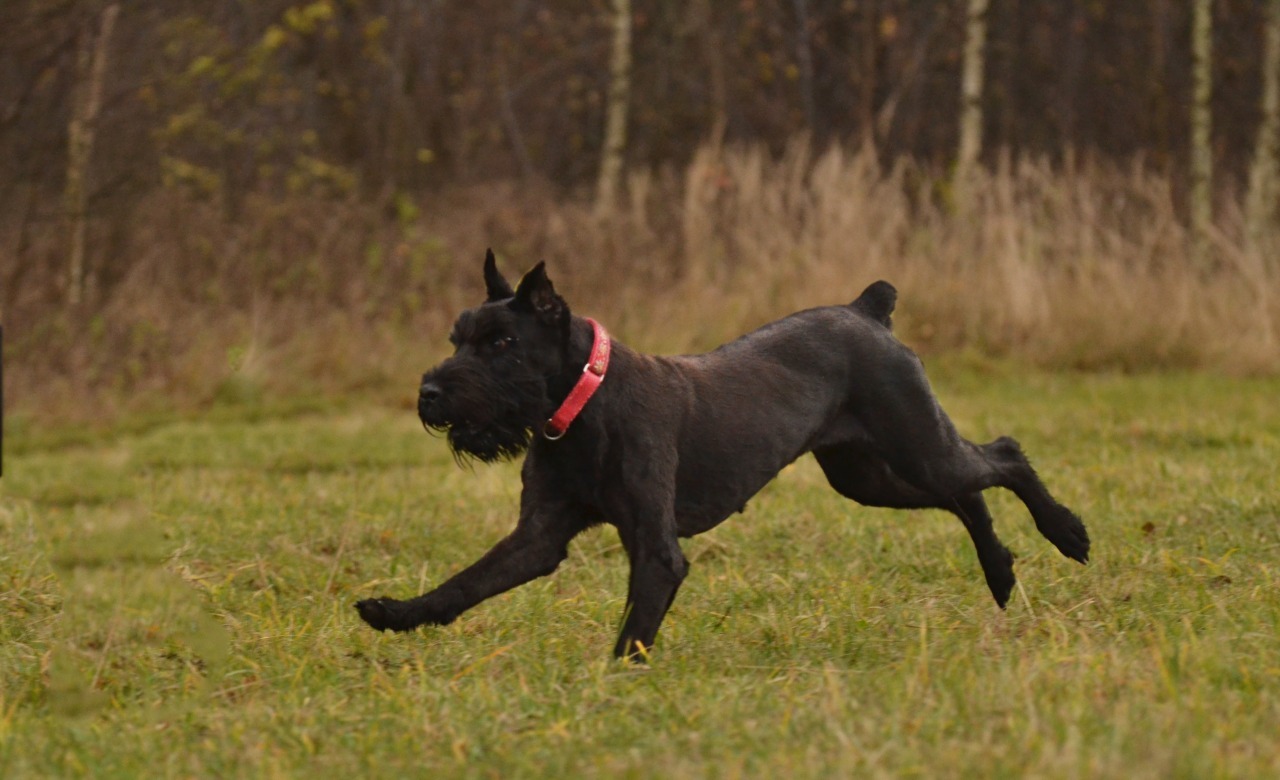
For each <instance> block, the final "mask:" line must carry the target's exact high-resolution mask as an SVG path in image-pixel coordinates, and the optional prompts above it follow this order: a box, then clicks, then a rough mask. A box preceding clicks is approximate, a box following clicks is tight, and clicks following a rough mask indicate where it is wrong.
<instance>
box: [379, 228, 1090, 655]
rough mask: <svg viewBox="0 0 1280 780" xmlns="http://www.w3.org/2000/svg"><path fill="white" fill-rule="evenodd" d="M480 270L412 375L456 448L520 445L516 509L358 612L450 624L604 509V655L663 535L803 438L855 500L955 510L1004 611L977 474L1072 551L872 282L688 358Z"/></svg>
mask: <svg viewBox="0 0 1280 780" xmlns="http://www.w3.org/2000/svg"><path fill="white" fill-rule="evenodd" d="M484 278H485V283H486V286H487V288H488V300H487V301H485V303H483V304H482V305H480V306H478V307H476V308H474V309H470V310H468V311H465V312H463V313H462V315H461V316H460V317H458V321H457V322H456V323H455V324H454V326H453V332H452V333H451V334H450V336H449V340H450V341H451V342H453V345H454V346H455V347H456V348H457V351H456V352H455V353H454V355H453V357H451V358H449V359H448V360H446V361H444V362H443V363H442V364H441V365H440V366H439V367H437V368H435V369H433V370H432V371H430V372H428V373H427V374H426V375H425V376H423V378H422V386H421V389H420V394H419V400H418V414H419V416H420V417H421V418H422V422H423V424H424V425H425V426H428V427H430V428H433V429H437V430H441V431H445V432H447V434H448V440H449V445H450V447H451V448H452V449H453V451H454V453H455V454H456V455H457V456H458V457H466V456H473V457H475V458H478V459H479V460H482V461H493V460H497V459H501V458H509V457H515V456H516V455H519V454H520V453H521V452H526V451H527V453H528V454H527V455H526V457H525V461H524V468H523V471H522V474H521V476H522V481H523V486H524V489H523V493H522V495H521V499H520V519H519V521H518V522H517V524H516V528H515V530H514V531H513V532H512V533H511V534H510V535H509V536H508V537H506V538H505V539H503V540H502V541H500V542H499V543H498V544H497V546H495V547H494V548H493V549H492V550H490V551H489V552H488V553H486V554H485V555H484V556H483V557H482V558H480V560H479V561H477V562H476V563H474V564H473V565H471V566H470V567H468V568H467V569H465V570H463V571H462V572H460V573H458V574H457V575H455V576H454V577H452V578H450V579H449V580H448V581H447V582H445V583H444V584H443V585H441V586H440V587H438V588H436V589H435V590H433V591H431V592H430V593H427V594H425V595H422V596H418V597H417V598H413V599H409V600H408V601H398V600H395V599H389V598H379V599H367V600H364V601H361V602H360V603H358V604H356V608H357V609H358V610H359V612H360V616H361V617H362V618H363V619H364V620H365V622H366V623H368V624H369V625H370V626H373V627H374V628H377V629H383V630H385V629H395V630H397V631H408V630H411V629H413V628H416V627H417V626H421V625H426V624H445V623H449V622H450V621H452V620H453V619H454V618H456V617H457V616H458V615H460V614H461V613H463V612H464V611H466V610H468V609H470V608H471V607H473V606H475V605H476V604H478V603H480V602H481V601H484V600H485V599H487V598H489V597H490V596H494V595H497V594H499V593H502V592H504V591H506V590H509V589H511V588H514V587H515V586H517V585H520V584H522V583H524V582H528V581H529V580H531V579H534V578H535V577H541V576H543V575H547V574H550V573H551V572H553V571H555V569H556V567H557V566H559V564H560V562H561V561H563V560H564V558H565V556H566V555H567V554H568V553H567V548H568V545H569V542H570V540H572V539H573V538H574V537H575V536H576V535H577V534H578V533H580V532H581V531H582V530H583V529H585V528H588V527H590V526H593V525H596V524H599V523H610V524H612V525H613V526H615V527H616V528H617V529H618V535H619V536H620V537H621V539H622V544H623V546H624V548H625V549H626V551H627V555H628V556H629V558H630V563H631V578H630V583H629V586H628V592H627V607H626V611H625V613H624V616H623V620H622V630H621V633H620V635H619V637H618V642H617V645H616V647H615V648H614V655H616V656H620V657H636V656H639V657H641V658H643V656H645V655H647V653H648V650H649V648H650V647H651V646H652V645H653V641H654V638H655V637H656V635H657V633H658V626H659V624H660V623H661V622H662V619H663V616H664V615H666V613H667V609H668V608H669V607H670V606H671V602H672V600H673V599H674V598H675V595H676V590H677V589H678V588H679V587H680V583H681V581H682V580H683V579H684V577H685V574H686V572H687V571H688V568H689V566H688V562H687V561H686V560H685V557H684V555H683V554H682V553H681V551H680V544H679V542H678V539H679V537H682V536H683V537H687V536H693V535H694V534H699V533H702V532H703V531H706V530H708V529H710V528H713V527H715V526H716V525H717V524H719V523H720V522H721V521H722V520H724V519H725V518H726V517H728V516H729V515H730V514H732V513H734V512H738V511H741V510H742V509H743V508H744V507H745V504H746V502H747V500H748V499H749V498H751V497H752V496H753V495H755V493H756V492H757V491H759V490H760V489H761V488H762V487H764V485H765V484H766V483H767V482H769V480H771V479H773V477H774V475H776V474H777V473H778V471H779V470H780V469H781V468H782V467H783V466H786V465H787V464H788V463H791V462H792V461H794V460H795V459H796V458H798V457H800V456H801V455H803V454H805V453H806V452H812V453H813V454H814V456H815V457H817V459H818V463H819V464H820V465H821V466H822V470H823V471H824V472H825V473H826V476H827V479H828V480H829V481H830V483H831V486H832V487H834V488H835V489H836V490H837V491H839V492H840V493H841V494H842V495H844V496H846V497H848V498H851V499H853V500H854V501H857V502H858V503H861V504H865V505H868V506H880V507H893V508H899V509H904V508H925V507H932V508H937V509H945V510H947V511H949V512H952V513H953V514H955V515H956V516H957V517H959V518H960V521H961V522H963V523H964V526H965V528H966V529H967V530H968V531H969V536H970V537H972V539H973V544H974V546H975V547H976V548H977V551H978V561H979V562H980V563H981V564H982V571H983V573H984V574H985V575H986V579H987V585H988V587H990V588H991V593H992V595H993V596H995V600H996V603H997V604H999V605H1000V606H1001V607H1004V606H1005V603H1006V602H1007V601H1008V599H1009V593H1010V591H1011V590H1012V588H1013V584H1014V575H1013V555H1012V554H1011V553H1010V552H1009V551H1008V549H1006V548H1005V546H1004V545H1003V544H1001V542H1000V540H999V539H997V538H996V534H995V531H994V529H993V528H992V524H991V515H990V514H989V513H988V512H987V506H986V503H985V502H984V501H983V498H982V491H983V490H984V489H986V488H990V487H997V486H998V487H1003V488H1007V489H1009V490H1012V491H1013V492H1014V493H1015V494H1017V496H1018V498H1020V499H1021V500H1022V502H1023V503H1024V504H1026V505H1027V509H1029V510H1030V511H1031V516H1032V517H1033V518H1034V519H1035V523H1036V528H1037V529H1039V531H1040V533H1042V534H1043V535H1044V536H1045V538H1047V539H1048V540H1049V541H1050V542H1052V543H1053V544H1054V546H1056V547H1057V548H1058V549H1059V550H1060V551H1061V552H1062V554H1063V555H1066V556H1067V557H1068V558H1072V559H1074V560H1077V561H1080V562H1081V563H1084V562H1086V561H1087V560H1088V557H1089V537H1088V534H1087V533H1086V531H1085V527H1084V524H1083V523H1082V522H1081V521H1080V519H1079V518H1078V517H1076V516H1075V514H1073V513H1072V512H1071V510H1069V509H1067V508H1066V507H1065V506H1063V505H1062V504H1059V503H1058V502H1057V501H1056V500H1054V498H1053V496H1051V495H1049V492H1048V490H1046V489H1045V487H1044V485H1043V484H1041V482H1040V479H1039V478H1038V477H1037V476H1036V473H1035V471H1033V470H1032V468H1031V465H1030V464H1029V463H1028V462H1027V459H1026V457H1025V456H1024V455H1023V454H1022V451H1021V449H1020V448H1019V447H1018V444H1017V442H1015V441H1014V440H1013V439H1010V438H1008V437H1002V438H999V439H996V440H995V441H994V442H991V443H990V444H983V445H978V444H973V443H972V442H969V441H967V440H965V439H963V438H961V437H960V434H958V433H957V432H956V430H955V427H954V426H953V425H952V424H951V421H950V419H949V418H948V417H947V415H946V414H945V413H944V412H943V411H942V409H941V408H940V407H939V406H938V402H937V400H936V399H935V398H934V396H933V393H932V391H931V390H930V388H929V384H928V382H927V380H926V379H925V375H924V371H923V368H922V367H921V363H920V360H919V359H918V358H917V357H916V356H915V353H913V352H912V351H911V350H910V349H908V348H907V347H905V346H904V345H903V344H902V343H900V342H899V341H898V340H897V339H895V338H894V337H893V335H892V334H891V333H890V325H891V323H890V319H889V317H890V314H891V313H892V312H893V307H894V302H895V300H896V298H897V292H896V291H895V290H894V288H893V287H892V286H891V285H889V284H888V283H887V282H876V283H874V284H872V285H871V286H870V287H868V288H867V289H866V291H864V292H863V293H862V295H861V296H859V297H858V299H857V300H855V301H854V302H853V303H851V304H849V305H847V306H828V307H823V308H818V309H809V310H807V311H802V312H799V313H798V314H793V315H791V316H789V317H786V318H784V319H781V320H778V321H777V322H773V323H770V324H769V325H765V326H764V327H762V328H760V329H759V330H756V331H754V332H752V333H749V334H747V335H746V336H743V337H741V338H739V339H738V340H736V341H733V342H731V343H729V344H726V345H725V346H722V347H720V348H719V349H717V350H715V351H713V352H709V353H707V354H705V355H696V356H678V357H654V356H651V355H644V354H640V353H638V352H635V351H633V350H631V349H628V348H627V347H625V346H623V345H622V344H617V343H612V344H611V342H610V341H609V338H608V335H607V334H606V333H605V332H604V330H603V328H600V327H599V325H597V324H596V323H595V322H593V321H591V320H588V319H583V318H581V317H576V316H573V315H572V314H570V312H569V307H568V306H567V305H566V304H565V302H564V299H562V298H561V297H560V296H559V295H557V294H556V292H555V290H554V289H553V288H552V286H551V282H550V280H548V279H547V275H546V273H545V271H544V270H543V265H542V264H539V265H538V266H537V267H535V268H534V269H533V270H532V271H530V272H529V273H528V274H527V275H526V276H525V277H524V279H522V280H521V281H520V286H519V288H518V289H516V290H512V289H511V286H510V285H509V284H508V283H507V281H506V280H505V279H503V278H502V276H501V274H499V273H498V270H497V268H496V266H495V264H494V259H493V254H492V252H490V253H489V255H488V256H487V257H486V258H485V266H484ZM610 347H611V348H610ZM584 365H585V368H584ZM597 387H598V392H596V388H597ZM593 393H594V395H593Z"/></svg>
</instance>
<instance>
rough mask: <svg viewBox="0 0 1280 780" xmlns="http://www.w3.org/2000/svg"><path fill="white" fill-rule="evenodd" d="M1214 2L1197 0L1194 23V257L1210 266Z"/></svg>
mask: <svg viewBox="0 0 1280 780" xmlns="http://www.w3.org/2000/svg"><path fill="white" fill-rule="evenodd" d="M1212 96H1213V0H1195V6H1194V8H1193V9H1192V20H1191V194H1190V197H1191V203H1190V209H1191V256H1192V260H1193V261H1194V262H1195V263H1196V265H1197V266H1199V267H1201V268H1205V267H1207V266H1208V264H1209V230H1210V228H1211V227H1212V225H1213V148H1212V146H1211V145H1210V144H1211V136H1212V131H1213V114H1212V111H1211V108H1210V99H1211V98H1212Z"/></svg>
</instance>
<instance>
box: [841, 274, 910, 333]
mask: <svg viewBox="0 0 1280 780" xmlns="http://www.w3.org/2000/svg"><path fill="white" fill-rule="evenodd" d="M897 301H898V291H897V290H896V289H894V287H893V285H891V284H889V283H888V282H886V281H884V280H881V281H878V282H872V283H871V285H870V286H869V287H867V289H865V290H863V291H862V295H859V296H858V298H857V300H855V301H854V302H853V303H851V304H849V305H850V306H852V307H853V308H855V309H857V310H858V311H860V312H862V313H863V314H865V315H867V316H868V317H870V318H871V319H873V320H875V321H876V322H878V323H880V324H881V325H883V326H885V327H886V328H889V329H892V328H893V318H892V317H891V316H890V315H891V314H893V305H894V304H895V303H897Z"/></svg>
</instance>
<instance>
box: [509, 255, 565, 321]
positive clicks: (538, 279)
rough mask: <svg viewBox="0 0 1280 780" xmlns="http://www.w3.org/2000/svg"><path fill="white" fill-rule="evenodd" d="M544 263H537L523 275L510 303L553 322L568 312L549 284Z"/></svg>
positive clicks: (516, 307)
mask: <svg viewBox="0 0 1280 780" xmlns="http://www.w3.org/2000/svg"><path fill="white" fill-rule="evenodd" d="M546 265H547V264H546V263H538V264H537V265H535V266H534V267H533V270H532V271H530V272H529V273H527V274H525V275H524V278H523V279H521V280H520V286H519V287H518V288H516V299H515V300H514V301H513V302H512V304H511V305H512V307H513V308H515V309H518V310H521V311H528V312H532V313H534V314H536V315H537V316H538V319H540V320H542V321H543V322H547V323H554V322H556V321H558V320H560V319H562V318H564V317H565V315H567V314H568V313H569V307H568V305H567V304H566V303H565V302H564V298H561V297H560V296H559V295H557V294H556V290H555V288H554V287H552V286H551V280H550V279H548V278H547V269H546Z"/></svg>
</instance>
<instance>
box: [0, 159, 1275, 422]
mask: <svg viewBox="0 0 1280 780" xmlns="http://www.w3.org/2000/svg"><path fill="white" fill-rule="evenodd" d="M977 176H978V178H977V179H975V180H974V181H972V182H971V183H970V185H969V187H968V188H967V189H966V192H967V193H969V195H968V198H967V200H966V201H965V202H963V203H955V202H953V200H954V192H953V191H952V190H951V189H950V187H949V184H948V182H947V181H946V180H945V179H943V178H939V177H937V176H935V175H933V174H931V173H929V172H928V171H924V170H921V169H920V168H919V167H917V166H915V165H913V164H910V163H906V162H903V163H899V164H897V165H896V166H894V167H892V168H889V169H884V168H882V167H881V166H880V165H879V164H878V162H877V161H876V158H875V155H874V154H873V153H872V152H870V151H865V150H864V151H860V152H851V151H848V150H844V149H840V148H832V149H829V150H827V151H825V152H823V153H821V154H815V153H814V152H813V150H811V149H810V148H809V147H808V146H807V145H805V144H802V143H796V144H794V145H793V146H792V147H791V148H790V149H788V150H787V152H786V153H785V154H783V155H782V156H781V157H780V158H776V159H775V158H773V157H771V156H769V155H768V154H767V153H766V152H765V151H763V150H762V149H759V148H745V149H723V150H721V149H715V148H711V147H708V148H705V149H703V150H701V152H700V153H699V154H698V155H697V156H696V157H695V159H694V160H693V162H692V163H691V164H690V165H689V166H688V168H687V169H685V170H683V171H670V170H668V171H657V172H644V173H636V174H633V175H632V176H631V178H630V181H629V184H628V188H627V190H628V192H627V196H628V197H626V198H625V199H624V201H623V202H624V204H625V205H624V206H623V207H622V208H621V209H620V211H619V212H618V213H616V214H614V215H612V216H611V217H609V218H607V219H604V220H600V219H598V218H596V217H595V216H593V214H592V210H591V209H590V208H589V207H588V206H587V205H586V204H583V203H579V202H576V201H575V200H574V199H573V198H567V197H559V196H557V195H556V194H555V193H550V192H547V191H546V190H545V189H542V188H539V187H537V186H532V185H531V186H517V185H514V184H491V185H486V186H478V187H473V188H469V189H454V190H451V191H449V192H447V193H444V194H440V195H437V196H434V197H431V198H428V199H425V200H423V201H422V202H411V201H409V200H407V199H404V198H400V197H388V198H384V199H383V202H380V203H377V204H363V203H357V202H342V203H335V202H318V201H298V200H291V201H286V202H277V201H272V200H270V199H267V198H265V197H264V198H258V199H256V200H254V201H252V202H251V203H250V206H249V207H248V208H247V209H246V212H245V213H246V217H245V219H244V220H243V221H241V222H239V223H236V224H227V223H226V222H224V221H223V220H222V219H221V218H220V216H219V214H218V213H217V210H216V208H214V207H213V206H210V205H208V204H197V203H190V202H183V201H181V200H178V199H175V198H174V197H173V196H171V195H169V194H167V193H157V194H156V195H155V196H154V197H153V198H151V199H150V200H148V201H146V202H144V203H142V204H140V205H139V206H138V208H137V209H136V210H135V212H134V213H133V214H132V216H130V217H129V218H127V219H126V218H120V219H117V220H115V221H112V222H111V223H110V224H109V225H99V231H100V233H101V235H99V236H98V237H97V238H98V240H97V241H96V243H95V245H96V246H98V247H99V255H98V257H97V263H98V265H99V267H100V268H99V271H98V286H97V294H96V296H95V300H94V301H93V302H92V303H91V304H90V305H89V306H88V307H87V308H86V310H85V311H81V312H67V311H64V310H63V309H62V308H61V307H60V306H59V305H58V304H57V303H56V301H57V299H58V297H57V291H56V287H57V285H56V278H57V275H56V273H54V271H55V270H56V269H58V268H59V267H60V266H61V257H62V250H63V247H62V243H61V241H62V239H61V237H60V236H59V235H56V234H55V233H54V232H52V231H53V228H52V226H50V227H48V228H45V229H46V230H48V231H49V232H47V233H44V234H41V233H39V232H38V231H34V232H33V231H31V230H28V231H27V235H26V238H23V239H21V240H18V239H15V238H12V235H13V234H15V232H16V230H17V228H16V227H14V226H9V227H8V228H4V227H0V233H7V234H10V238H9V239H7V240H3V241H0V246H5V247H12V246H18V245H20V244H25V245H26V246H25V248H24V249H23V250H22V252H21V255H20V257H19V258H18V259H19V262H18V263H16V264H14V265H12V266H9V264H7V263H6V266H8V268H7V269H6V270H5V271H4V272H3V273H0V277H3V279H2V280H3V282H4V283H5V286H6V291H5V294H4V305H5V310H4V312H3V314H4V315H5V318H6V320H7V321H8V322H9V323H11V324H12V323H22V324H29V325H27V327H23V328H21V329H20V331H19V332H15V329H13V328H11V329H10V334H9V335H10V338H9V340H8V344H6V358H7V363H8V366H9V368H10V372H9V374H8V378H9V381H10V389H11V394H10V396H9V397H10V399H11V403H12V404H15V405H16V406H17V407H18V408H19V409H21V410H22V412H23V413H24V414H25V415H31V416H36V417H53V416H56V417H58V418H62V419H65V418H68V417H70V418H84V417H97V416H101V415H111V414H112V413H113V412H114V411H115V410H118V409H121V408H132V409H136V408H138V407H154V406H169V405H172V404H174V403H179V404H180V405H187V406H202V405H207V404H208V403H210V402H213V401H216V400H218V399H224V398H231V399H235V398H239V397H242V396H245V395H249V396H254V395H262V394H268V395H270V394H284V395H296V394H298V393H319V394H332V393H335V392H351V391H352V390H357V389H359V390H370V391H374V392H376V393H384V394H386V393H398V392H399V390H398V388H400V387H402V386H403V387H405V388H411V387H412V386H413V382H412V378H413V375H414V373H415V372H416V371H417V370H418V369H420V368H422V367H424V366H426V365H427V364H428V363H430V362H431V361H432V360H434V359H435V358H437V357H438V356H439V350H440V349H441V348H442V347H443V346H444V340H443V338H442V333H443V329H444V325H445V323H447V322H448V321H449V320H450V319H451V318H452V317H453V315H454V314H455V313H456V311H457V310H458V309H459V308H460V307H463V306H466V305H470V304H472V303H474V302H475V301H476V300H478V296H479V291H480V280H479V259H480V257H481V254H482V252H483V249H484V247H485V246H489V245H492V246H494V247H495V248H496V249H498V251H499V252H500V254H501V255H503V256H504V264H505V266H506V267H507V270H508V271H509V272H513V273H514V272H517V271H519V270H523V268H525V267H527V266H529V265H531V264H532V263H533V262H534V261H536V260H538V259H546V260H547V261H548V262H549V264H550V268H551V271H552V276H553V278H554V279H556V280H557V282H558V283H559V285H560V287H561V289H562V290H564V291H566V292H567V294H568V297H569V299H570V301H571V302H572V303H573V304H574V305H576V306H577V307H579V308H580V309H581V310H582V311H584V312H590V313H592V314H595V315H596V316H599V317H602V318H604V320H605V321H606V322H608V323H609V324H610V326H611V328H612V329H613V330H615V331H617V332H618V333H619V334H620V335H621V336H622V338H624V339H625V340H628V341H630V342H632V343H635V344H636V345H637V346H640V347H642V348H646V349H651V350H693V349H700V348H705V347H708V346H711V345H714V344H715V343H718V342H720V341H721V340H723V339H725V338H728V337H731V336H733V335H736V334H737V333H739V332H741V331H742V330H744V329H746V328H749V327H751V326H753V325H756V324H759V323H761V322H763V321H765V320H767V319H769V318H772V317H774V316H777V315H779V314H781V313H784V312H786V311H789V310H793V309H796V308H799V307H804V306H810V305H817V304H824V303H831V302H834V301H842V300H848V299H851V298H852V297H853V296H855V295H856V294H857V293H858V291H859V290H860V289H861V288H862V287H863V286H864V285H865V284H867V283H869V282H870V281H873V280H874V279H876V278H886V279H889V280H891V281H892V282H893V283H894V284H896V285H897V286H898V287H899V289H900V290H901V292H902V295H903V298H902V304H901V309H900V313H899V330H900V333H901V334H902V335H903V337H904V339H905V340H906V341H908V343H910V344H912V345H913V346H915V347H917V348H918V349H920V350H922V351H925V352H936V351H943V350H956V349H962V350H975V351H978V352H981V353H984V354H991V355H998V356H1007V357H1012V358H1014V359H1017V360H1020V361H1026V362H1031V363H1034V364H1038V365H1042V366H1049V367H1072V368H1086V369H1097V368H1118V369H1123V370H1142V369H1148V368H1168V367H1176V368H1195V369H1212V370H1222V371H1227V372H1230V373H1235V374H1253V373H1269V372H1274V371H1275V370H1276V369H1277V368H1280V343H1278V340H1277V336H1276V334H1277V326H1278V324H1280V299H1278V298H1277V295H1276V290H1280V264H1277V263H1276V262H1275V261H1274V256H1275V255H1274V253H1273V252H1268V251H1264V249H1263V248H1259V247H1251V246H1247V245H1246V244H1245V242H1244V241H1243V240H1242V239H1239V238H1238V237H1239V236H1242V235H1243V234H1244V231H1243V229H1242V228H1241V225H1240V218H1239V215H1238V211H1237V210H1235V209H1234V207H1233V206H1232V204H1231V203H1224V206H1223V208H1221V209H1220V214H1219V224H1220V226H1221V232H1220V233H1219V234H1217V235H1216V236H1215V237H1214V246H1215V249H1216V252H1215V258H1216V259H1215V265H1214V266H1213V267H1212V268H1196V267H1194V266H1193V264H1192V262H1191V259H1190V257H1189V255H1188V252H1187V245H1188V238H1187V235H1186V230H1185V228H1184V227H1183V223H1182V220H1181V219H1180V218H1179V215H1178V213H1177V210H1176V208H1175V201H1176V198H1175V197H1174V194H1173V192H1172V188H1171V185H1170V182H1169V180H1168V179H1167V178H1165V177H1163V176H1160V175H1157V174H1153V173H1150V172H1148V171H1146V170H1144V169H1143V168H1142V166H1140V165H1137V164H1135V165H1134V166H1132V167H1131V168H1127V169H1126V168H1118V167H1114V166H1110V167H1108V166H1103V165H1096V164H1089V163H1082V164H1076V165H1072V166H1070V167H1069V168H1068V169H1067V170H1066V171H1064V170H1060V169H1055V168H1054V167H1052V166H1050V165H1049V164H1047V163H1044V162H1038V161H1029V160H1023V161H1019V162H1016V163H1015V162H1009V161H1005V162H1003V163H1001V164H1000V165H998V166H997V167H996V169H995V170H993V171H987V172H981V173H979V174H978V175H977ZM0 238H3V236H0ZM1262 240H1263V241H1264V242H1266V244H1267V246H1270V247H1275V246H1280V231H1274V230H1273V231H1272V232H1271V234H1269V235H1267V236H1264V237H1263V239H1262ZM108 255H109V257H108ZM121 258H127V262H126V261H123V260H122V259H121ZM1268 260H1270V262H1268ZM174 399H184V400H183V401H180V402H179V401H175V400H174Z"/></svg>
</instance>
